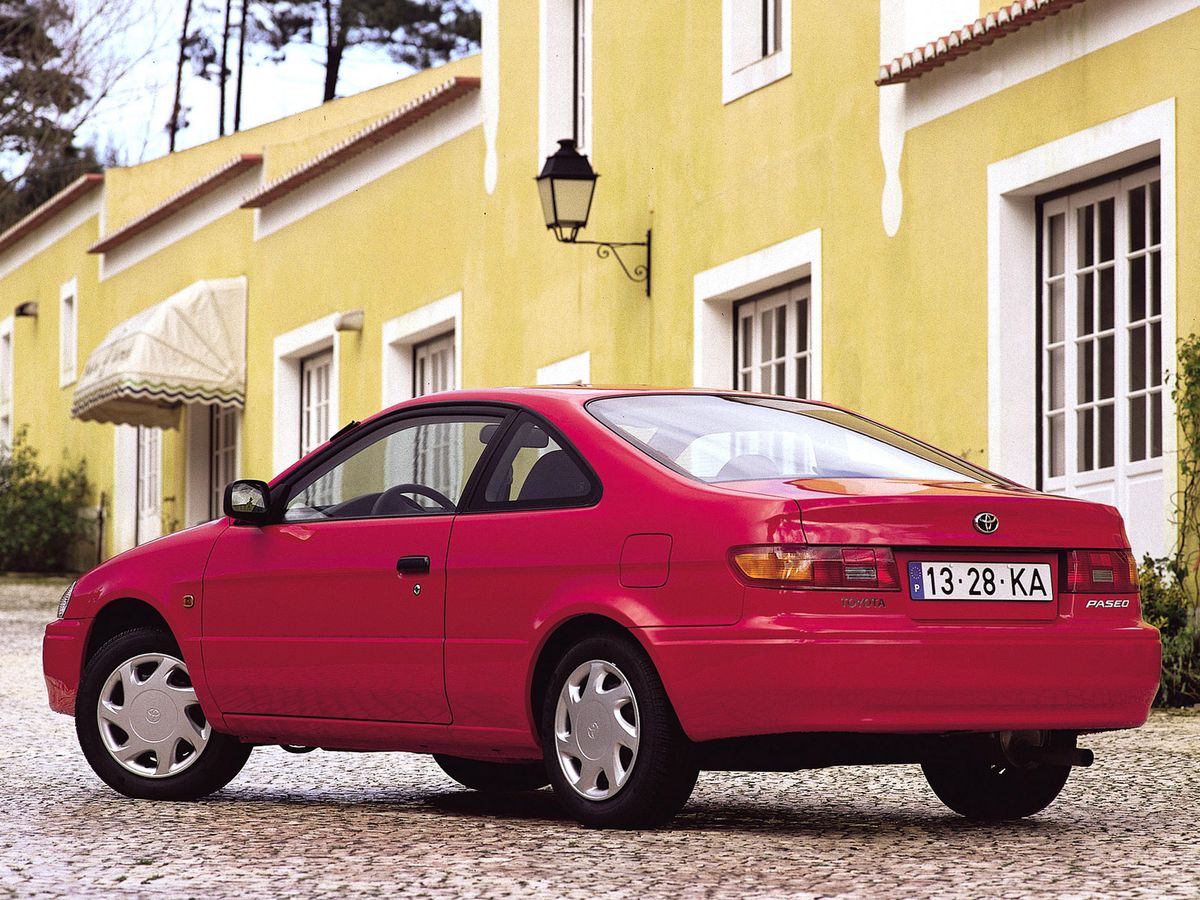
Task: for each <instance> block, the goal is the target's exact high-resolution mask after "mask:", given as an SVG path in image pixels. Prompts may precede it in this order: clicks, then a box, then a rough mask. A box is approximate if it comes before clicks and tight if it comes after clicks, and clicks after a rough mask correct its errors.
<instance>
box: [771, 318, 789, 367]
mask: <svg viewBox="0 0 1200 900" xmlns="http://www.w3.org/2000/svg"><path fill="white" fill-rule="evenodd" d="M786 355H787V307H786V306H780V307H778V308H777V309H776V310H775V353H774V355H773V356H774V358H775V359H779V358H780V357H782V356H786Z"/></svg>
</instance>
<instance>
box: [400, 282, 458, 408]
mask: <svg viewBox="0 0 1200 900" xmlns="http://www.w3.org/2000/svg"><path fill="white" fill-rule="evenodd" d="M447 331H453V332H454V386H455V387H456V388H459V387H462V291H456V292H455V293H453V294H451V295H450V296H448V297H443V298H442V299H441V300H435V301H433V302H432V303H427V304H425V305H424V306H418V307H417V308H416V309H414V310H412V311H411V312H407V313H405V314H404V315H402V316H396V318H394V319H388V320H387V321H386V322H384V323H383V342H382V347H381V350H380V354H381V359H382V362H383V366H382V376H383V377H382V390H381V393H380V404H381V405H382V406H385V407H386V406H392V405H393V404H396V403H400V402H402V401H404V400H411V399H412V397H413V346H414V345H416V344H420V343H422V342H424V341H428V340H431V339H433V338H435V337H437V336H438V335H441V334H445V333H446V332H447Z"/></svg>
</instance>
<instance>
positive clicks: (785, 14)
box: [721, 0, 792, 103]
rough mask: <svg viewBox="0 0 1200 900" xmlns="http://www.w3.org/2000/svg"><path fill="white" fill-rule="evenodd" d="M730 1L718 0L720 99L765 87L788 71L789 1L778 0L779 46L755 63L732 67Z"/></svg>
mask: <svg viewBox="0 0 1200 900" xmlns="http://www.w3.org/2000/svg"><path fill="white" fill-rule="evenodd" d="M733 4H734V0H721V102H722V103H732V102H733V101H734V100H736V99H738V98H739V97H744V96H746V95H747V94H750V93H753V92H754V91H757V90H758V89H759V88H762V87H766V86H767V85H768V84H772V83H773V82H776V81H779V80H780V79H781V78H786V77H787V76H788V75H790V74H792V0H779V49H778V50H776V51H775V52H774V53H771V54H769V55H767V56H764V57H763V58H762V59H760V60H758V61H757V62H754V63H751V64H750V65H748V66H744V67H742V68H740V69H735V68H734V67H735V65H736V63H735V62H734V58H733V54H734V47H733V45H734V40H733V32H734V28H735V22H734V8H733Z"/></svg>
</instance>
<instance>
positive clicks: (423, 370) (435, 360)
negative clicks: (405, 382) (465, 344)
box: [412, 331, 456, 397]
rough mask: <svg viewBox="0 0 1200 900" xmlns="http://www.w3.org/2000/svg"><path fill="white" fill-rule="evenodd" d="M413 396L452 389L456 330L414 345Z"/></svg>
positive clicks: (453, 385)
mask: <svg viewBox="0 0 1200 900" xmlns="http://www.w3.org/2000/svg"><path fill="white" fill-rule="evenodd" d="M412 353H413V396H414V397H422V396H424V395H425V394H436V393H438V392H439V391H452V390H454V388H455V387H456V385H455V384H454V332H453V331H451V332H449V333H447V334H443V335H441V336H440V337H436V338H434V339H433V340H431V341H425V342H424V343H421V344H415V345H413V351H412Z"/></svg>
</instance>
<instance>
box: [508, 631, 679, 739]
mask: <svg viewBox="0 0 1200 900" xmlns="http://www.w3.org/2000/svg"><path fill="white" fill-rule="evenodd" d="M605 634H608V635H613V636H615V637H622V638H628V639H630V640H632V641H633V642H634V643H635V644H637V645H638V646H639V647H641V648H642V650H643V651H645V653H646V655H647V656H649V657H650V662H651V665H654V667H655V669H657V668H658V666H657V665H655V664H654V658H653V656H651V654H650V649H649V647H647V646H646V643H645V642H644V641H642V640H641V638H640V637H639V636H638V635H637V633H636V629H632V628H629V627H627V626H625V625H622V624H621V623H620V622H618V621H616V620H615V619H611V618H609V617H608V616H604V615H600V614H599V613H581V614H579V615H575V616H571V617H570V618H567V619H564V620H563V621H561V622H559V623H557V624H556V625H554V626H553V628H551V629H550V631H549V634H547V636H546V638H545V639H544V640H543V641H542V645H541V647H540V648H539V649H538V652H537V654H536V656H535V658H534V664H533V671H532V673H531V674H530V678H529V694H528V696H527V697H526V701H527V702H528V704H529V713H530V721H531V722H532V723H533V730H534V734H537V733H539V730H540V727H541V703H542V698H543V697H544V696H545V693H546V688H547V686H548V685H549V683H550V676H551V675H553V674H554V667H555V665H557V663H558V660H559V659H560V658H562V655H563V654H564V653H565V652H566V651H567V648H569V647H570V646H571V645H573V644H575V643H577V642H578V641H581V640H583V639H584V638H588V637H594V636H596V635H605Z"/></svg>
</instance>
